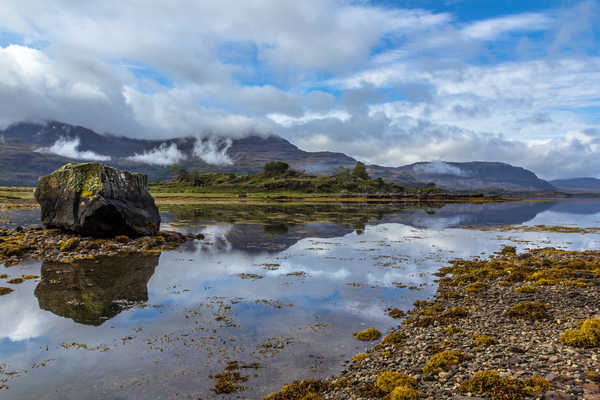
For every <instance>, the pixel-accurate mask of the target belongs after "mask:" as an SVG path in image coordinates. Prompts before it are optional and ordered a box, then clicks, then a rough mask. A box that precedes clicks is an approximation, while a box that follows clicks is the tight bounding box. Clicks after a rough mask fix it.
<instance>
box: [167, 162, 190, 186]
mask: <svg viewBox="0 0 600 400" xmlns="http://www.w3.org/2000/svg"><path fill="white" fill-rule="evenodd" d="M169 171H171V173H172V174H173V178H174V180H175V181H176V182H186V181H188V179H189V174H188V171H187V169H185V168H182V167H178V166H176V165H174V166H172V167H171V168H169Z"/></svg>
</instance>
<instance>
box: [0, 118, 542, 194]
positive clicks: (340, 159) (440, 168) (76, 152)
mask: <svg viewBox="0 0 600 400" xmlns="http://www.w3.org/2000/svg"><path fill="white" fill-rule="evenodd" d="M76 160H99V161H102V162H105V163H106V164H108V165H112V166H114V167H117V168H125V169H129V170H131V171H136V172H144V173H147V174H148V175H149V178H150V179H151V180H164V179H168V178H169V177H170V176H171V174H170V172H169V167H170V166H171V165H179V166H181V167H184V168H187V169H195V170H198V171H199V172H211V171H218V172H238V173H256V172H259V171H260V170H261V169H262V167H263V165H264V164H265V163H267V162H269V161H275V160H281V161H285V162H287V163H288V164H290V166H291V167H292V168H294V169H298V170H305V171H306V172H312V173H331V172H334V171H335V170H337V169H339V168H353V167H354V165H355V164H356V160H355V159H354V158H352V157H349V156H347V155H345V154H343V153H335V152H328V151H322V152H307V151H304V150H301V149H299V148H298V147H296V146H295V145H293V144H292V143H290V142H289V141H287V140H285V139H283V138H281V137H278V136H258V135H253V136H247V137H244V138H234V139H232V138H224V137H205V138H202V139H198V138H194V137H180V138H173V139H167V140H147V139H132V138H127V137H122V136H115V135H111V134H99V133H96V132H94V131H92V130H90V129H87V128H85V127H81V126H74V125H69V124H65V123H62V122H58V121H49V122H46V123H29V122H23V123H17V124H13V125H11V126H9V127H7V128H6V129H4V130H2V131H0V185H6V186H8V185H11V186H12V185H35V184H36V183H37V178H38V177H39V176H41V175H46V174H48V173H50V172H51V171H53V170H54V169H56V168H58V167H60V166H61V165H63V164H65V163H68V162H73V161H76ZM367 171H368V172H369V174H370V175H371V176H373V177H382V178H384V179H386V180H389V181H392V182H396V183H399V184H402V185H405V186H408V187H418V186H422V185H424V184H425V183H430V182H432V183H435V184H436V185H437V186H441V187H444V188H448V189H454V190H487V189H490V190H491V189H494V190H495V189H502V190H506V191H540V190H553V189H554V187H553V186H552V185H551V184H549V183H548V182H546V181H544V180H542V179H539V178H538V177H537V176H536V175H535V174H534V173H533V172H531V171H528V170H526V169H523V168H519V167H514V166H511V165H509V164H503V163H492V162H468V163H454V162H448V163H446V162H442V161H436V162H422V163H416V164H412V165H406V166H401V167H382V166H378V165H369V166H367Z"/></svg>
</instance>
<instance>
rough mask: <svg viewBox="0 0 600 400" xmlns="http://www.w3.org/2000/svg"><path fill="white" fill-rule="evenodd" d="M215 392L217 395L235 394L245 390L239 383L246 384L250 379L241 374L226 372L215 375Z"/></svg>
mask: <svg viewBox="0 0 600 400" xmlns="http://www.w3.org/2000/svg"><path fill="white" fill-rule="evenodd" d="M215 378H217V380H216V381H215V388H214V391H215V393H216V394H226V393H235V392H239V391H241V390H244V389H245V386H243V385H239V384H238V383H239V382H246V381H247V380H248V377H246V376H242V375H240V373H239V372H230V371H224V372H221V373H219V374H217V375H215Z"/></svg>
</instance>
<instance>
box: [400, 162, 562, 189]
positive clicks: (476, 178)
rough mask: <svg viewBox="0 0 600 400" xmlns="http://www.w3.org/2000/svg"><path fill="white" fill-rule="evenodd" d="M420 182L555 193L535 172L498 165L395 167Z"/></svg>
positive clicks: (495, 163)
mask: <svg viewBox="0 0 600 400" xmlns="http://www.w3.org/2000/svg"><path fill="white" fill-rule="evenodd" d="M395 170H396V171H399V172H403V173H405V174H408V175H411V176H413V177H414V178H415V179H416V180H417V181H420V182H433V183H435V184H436V185H438V186H441V187H445V188H452V189H455V190H473V189H494V188H500V189H503V190H506V191H528V190H554V187H553V186H552V185H551V184H550V183H548V182H547V181H545V180H543V179H540V178H538V177H537V176H536V175H535V174H534V173H533V172H531V171H529V170H527V169H525V168H521V167H515V166H512V165H510V164H505V163H499V162H481V161H475V162H462V163H458V162H442V161H436V162H421V163H415V164H411V165H406V166H403V167H399V168H395Z"/></svg>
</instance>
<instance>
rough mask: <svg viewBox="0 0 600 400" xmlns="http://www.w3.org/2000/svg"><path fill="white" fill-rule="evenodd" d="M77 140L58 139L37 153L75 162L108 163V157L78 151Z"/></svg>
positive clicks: (37, 150) (91, 152)
mask: <svg viewBox="0 0 600 400" xmlns="http://www.w3.org/2000/svg"><path fill="white" fill-rule="evenodd" d="M79 142H80V141H79V138H73V139H68V138H65V137H60V138H59V139H58V140H57V141H56V142H55V143H54V144H53V145H52V146H49V147H41V148H39V149H36V150H35V151H36V152H38V153H51V154H56V155H59V156H63V157H68V158H74V159H76V160H91V161H109V160H110V156H105V155H102V154H98V153H94V152H93V151H79V150H78V149H79Z"/></svg>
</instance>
